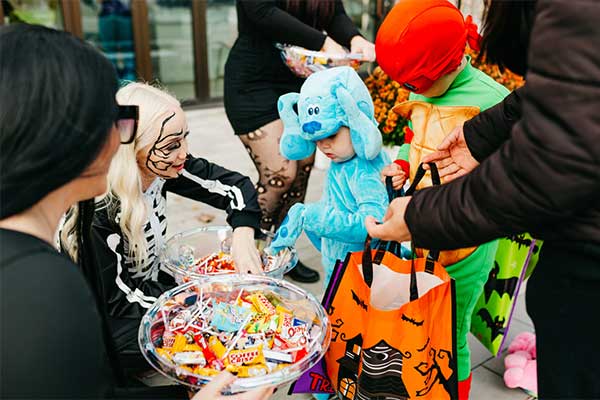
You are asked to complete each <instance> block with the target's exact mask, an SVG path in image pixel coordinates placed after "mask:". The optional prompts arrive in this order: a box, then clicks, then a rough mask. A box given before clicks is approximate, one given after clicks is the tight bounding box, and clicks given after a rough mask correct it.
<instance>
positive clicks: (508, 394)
mask: <svg viewBox="0 0 600 400" xmlns="http://www.w3.org/2000/svg"><path fill="white" fill-rule="evenodd" d="M186 114H187V117H188V124H189V128H190V135H189V136H188V141H189V147H190V149H189V151H190V153H191V154H193V155H195V156H197V157H204V158H207V159H208V160H210V161H212V162H214V163H217V164H219V165H222V166H223V167H226V168H229V169H232V170H236V171H239V172H241V173H242V174H246V175H248V176H250V177H251V178H252V179H253V180H254V181H256V179H257V176H258V175H257V173H256V170H255V169H254V166H253V164H252V161H251V160H250V157H249V156H248V155H247V153H246V151H245V149H244V147H243V146H242V144H241V142H240V141H239V140H238V139H237V138H236V137H235V136H234V135H233V130H232V129H231V126H230V125H229V123H228V121H227V118H226V116H225V112H224V110H223V108H211V109H205V110H191V111H188V112H187V113H186ZM324 177H325V172H324V171H322V170H318V169H315V170H313V172H312V174H311V178H310V182H309V187H308V193H307V196H306V201H307V202H312V201H316V200H317V199H318V198H319V197H320V194H321V190H322V184H323V180H324ZM203 214H210V215H214V220H213V221H212V222H210V224H213V225H223V224H226V222H225V214H224V212H222V211H221V210H217V209H214V208H212V207H210V206H208V205H205V204H202V203H197V202H193V201H190V200H187V199H184V198H182V197H179V196H177V195H173V194H169V200H168V206H167V215H168V221H169V226H168V229H169V231H168V234H169V235H171V234H173V233H175V232H180V231H183V230H187V229H191V228H195V227H198V226H201V225H204V223H203V222H202V218H203ZM297 250H298V254H299V255H300V259H301V260H302V261H303V262H304V263H305V264H306V265H308V266H310V267H312V268H316V269H317V270H319V271H320V272H321V273H322V267H321V262H320V255H319V253H318V252H317V251H316V250H315V249H314V247H312V245H311V244H310V243H309V242H308V239H306V237H305V236H302V238H301V239H300V240H299V242H298V244H297ZM300 286H302V287H304V288H305V289H307V290H309V291H311V292H312V293H313V294H315V295H316V296H317V298H321V296H322V293H323V288H322V283H321V282H318V283H315V284H310V285H305V284H300ZM524 294H525V290H524V289H523V290H521V293H520V296H519V298H518V302H517V307H516V314H515V316H514V318H513V320H512V322H511V327H510V332H509V337H508V340H507V343H510V341H512V338H514V337H515V336H516V335H517V334H518V333H520V332H523V331H531V332H533V325H532V323H531V320H530V319H529V317H528V315H527V312H526V310H525V304H524V300H525V296H524ZM469 343H470V347H471V352H472V354H471V361H472V368H473V383H472V389H471V397H470V398H471V400H488V399H494V400H525V399H528V398H529V396H527V394H525V392H523V391H521V390H519V389H508V388H507V387H506V386H505V385H504V382H503V380H502V374H503V372H504V362H503V359H504V357H503V354H502V355H501V356H500V357H499V358H494V357H492V356H491V355H490V353H489V352H488V351H487V350H486V349H485V348H484V347H483V346H482V345H481V344H480V343H479V342H478V341H477V340H476V339H475V338H474V337H473V336H472V335H470V337H469ZM504 351H505V349H504ZM287 397H292V398H296V399H309V398H310V396H306V395H293V396H288V395H287V388H281V389H279V391H278V393H276V394H275V396H273V398H274V399H283V398H287Z"/></svg>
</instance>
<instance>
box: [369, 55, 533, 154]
mask: <svg viewBox="0 0 600 400" xmlns="http://www.w3.org/2000/svg"><path fill="white" fill-rule="evenodd" d="M466 54H467V55H469V56H471V64H473V66H474V67H475V68H478V69H480V70H481V71H483V72H485V73H486V74H487V75H489V76H490V77H491V78H493V79H494V80H495V81H496V82H498V83H500V84H501V85H503V86H505V87H506V88H507V89H508V90H510V91H513V90H515V89H517V88H519V87H521V86H523V84H524V83H525V81H524V80H523V77H521V76H520V75H517V74H515V73H512V72H511V71H509V70H504V72H503V73H502V72H500V68H498V66H497V65H495V64H488V63H486V62H485V59H484V60H482V61H481V62H478V61H477V53H476V52H474V51H473V50H471V49H469V48H468V47H467V52H466ZM365 84H366V85H367V88H368V89H369V93H371V97H372V98H373V105H374V106H375V119H376V120H377V122H378V123H379V130H380V131H381V133H382V134H383V144H384V145H386V146H394V145H401V144H402V143H404V128H405V127H406V126H408V121H407V120H406V119H404V118H401V117H400V116H399V115H398V114H396V113H395V112H393V111H392V107H393V106H394V105H396V104H398V103H402V102H403V101H406V100H408V95H409V93H410V92H409V91H408V90H406V89H404V88H403V87H402V86H400V84H399V83H398V82H395V81H393V80H392V79H390V77H389V76H387V74H386V73H385V72H383V70H382V69H381V68H379V67H377V68H375V69H374V70H373V73H372V74H371V75H369V76H368V77H367V78H366V79H365Z"/></svg>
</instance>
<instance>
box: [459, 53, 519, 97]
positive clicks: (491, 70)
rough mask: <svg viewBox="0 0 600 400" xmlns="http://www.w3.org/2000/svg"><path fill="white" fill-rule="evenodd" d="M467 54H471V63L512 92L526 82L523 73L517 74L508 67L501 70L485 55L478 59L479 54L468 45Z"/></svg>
mask: <svg viewBox="0 0 600 400" xmlns="http://www.w3.org/2000/svg"><path fill="white" fill-rule="evenodd" d="M466 53H467V55H469V56H471V64H473V66H474V67H475V68H477V69H480V70H481V71H483V72H485V73H486V75H488V76H489V77H491V78H492V79H494V80H495V81H496V82H498V83H499V84H501V85H503V86H504V87H506V88H507V89H508V90H510V91H511V92H512V91H513V90H515V89H517V88H520V87H521V86H523V85H524V84H525V80H524V79H523V77H522V76H521V75H517V74H515V73H513V72H511V71H510V70H508V69H504V72H500V68H498V66H497V65H496V64H489V63H487V62H486V61H485V57H483V60H482V61H480V62H479V61H478V60H477V56H478V54H477V53H476V52H475V51H473V50H471V49H470V48H468V47H467V52H466Z"/></svg>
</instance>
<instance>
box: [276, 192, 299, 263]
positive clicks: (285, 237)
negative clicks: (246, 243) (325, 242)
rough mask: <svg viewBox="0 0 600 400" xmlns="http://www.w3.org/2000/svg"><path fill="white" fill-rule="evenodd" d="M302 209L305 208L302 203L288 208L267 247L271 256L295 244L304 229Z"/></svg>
mask: <svg viewBox="0 0 600 400" xmlns="http://www.w3.org/2000/svg"><path fill="white" fill-rule="evenodd" d="M304 209H305V206H304V204H302V203H297V204H294V205H293V206H292V208H290V210H289V211H288V214H287V215H286V217H285V219H284V220H283V222H282V224H281V226H280V227H279V229H277V233H275V238H274V239H273V241H272V242H271V245H270V246H269V248H270V249H271V253H272V254H277V253H279V252H280V251H281V250H283V249H284V248H285V247H292V246H293V245H294V244H296V240H298V238H299V237H300V234H301V233H302V230H303V229H304Z"/></svg>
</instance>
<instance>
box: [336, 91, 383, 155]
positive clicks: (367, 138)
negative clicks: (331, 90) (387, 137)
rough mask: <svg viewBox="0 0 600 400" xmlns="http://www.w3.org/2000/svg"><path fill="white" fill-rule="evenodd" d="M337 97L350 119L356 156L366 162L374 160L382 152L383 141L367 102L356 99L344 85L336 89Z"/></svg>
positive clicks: (349, 125) (349, 123)
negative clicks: (369, 114)
mask: <svg viewBox="0 0 600 400" xmlns="http://www.w3.org/2000/svg"><path fill="white" fill-rule="evenodd" d="M335 96H336V97H337V99H338V101H339V103H340V106H341V107H342V110H344V112H345V113H346V117H347V118H348V127H349V128H350V139H351V140H352V145H353V146H354V151H355V152H356V155H357V156H358V157H360V158H363V159H365V160H372V159H374V158H375V157H377V155H378V154H379V153H380V152H381V144H382V140H381V133H380V132H379V128H378V127H377V124H376V123H375V122H374V121H373V120H372V119H370V118H369V117H368V115H367V113H366V110H368V108H369V106H368V104H367V102H366V101H364V100H358V101H357V100H356V99H354V97H352V95H351V94H350V92H349V91H348V90H347V89H346V88H345V87H344V86H342V85H338V86H337V87H336V89H335ZM363 103H364V104H363Z"/></svg>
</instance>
